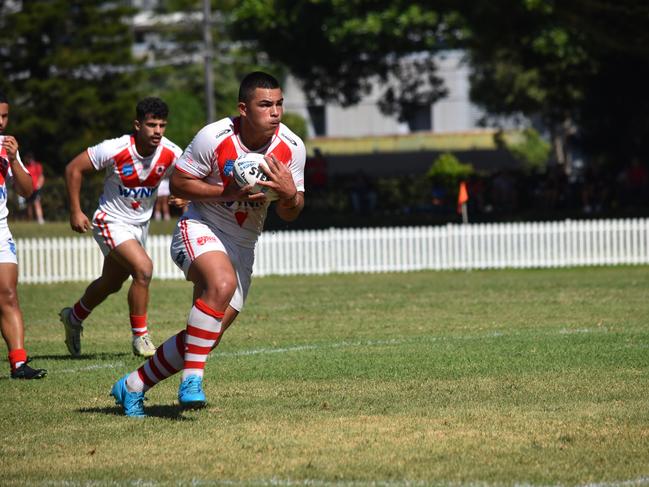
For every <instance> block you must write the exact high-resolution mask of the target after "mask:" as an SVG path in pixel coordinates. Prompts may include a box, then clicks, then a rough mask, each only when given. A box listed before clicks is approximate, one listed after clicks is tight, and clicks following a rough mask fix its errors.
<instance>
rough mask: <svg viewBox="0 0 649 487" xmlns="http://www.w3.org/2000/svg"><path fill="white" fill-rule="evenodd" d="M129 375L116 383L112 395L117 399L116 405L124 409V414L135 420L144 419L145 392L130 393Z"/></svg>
mask: <svg viewBox="0 0 649 487" xmlns="http://www.w3.org/2000/svg"><path fill="white" fill-rule="evenodd" d="M127 377H128V374H126V375H125V376H124V377H122V378H121V379H120V380H118V381H117V382H115V384H114V385H113V388H112V389H111V391H110V395H111V396H113V397H114V398H115V404H119V405H120V406H122V408H123V409H124V414H125V415H126V416H130V417H133V418H144V417H145V416H146V414H144V392H128V389H127V388H126V378H127Z"/></svg>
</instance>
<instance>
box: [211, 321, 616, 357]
mask: <svg viewBox="0 0 649 487" xmlns="http://www.w3.org/2000/svg"><path fill="white" fill-rule="evenodd" d="M607 331H608V330H606V329H595V330H593V329H588V328H581V329H579V330H569V329H565V328H563V329H561V330H559V331H558V332H549V333H547V334H546V335H556V334H559V335H570V334H575V333H597V332H600V333H606V332H607ZM515 336H520V334H519V333H503V332H500V331H494V332H490V333H486V334H484V335H460V336H418V337H412V338H392V339H389V340H365V341H360V340H359V341H355V342H346V341H345V342H338V343H325V344H312V345H295V346H293V347H280V348H256V349H251V350H239V351H236V352H218V356H219V357H243V356H247V355H260V354H273V353H289V352H303V351H310V350H325V349H333V348H352V347H380V346H385V345H388V346H389V345H404V344H408V343H421V342H441V341H453V340H484V339H489V338H502V337H515Z"/></svg>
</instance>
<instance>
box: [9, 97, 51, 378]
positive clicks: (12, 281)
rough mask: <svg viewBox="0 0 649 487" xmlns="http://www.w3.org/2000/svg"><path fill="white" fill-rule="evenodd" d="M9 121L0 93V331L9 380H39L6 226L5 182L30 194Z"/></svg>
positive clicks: (42, 371)
mask: <svg viewBox="0 0 649 487" xmlns="http://www.w3.org/2000/svg"><path fill="white" fill-rule="evenodd" d="M8 122H9V101H8V100H7V97H6V96H5V95H4V93H2V92H0V330H1V331H2V338H4V341H5V343H6V344H7V348H8V349H9V364H10V366H11V378H12V379H40V378H42V377H45V375H47V371H46V370H45V369H33V368H31V367H30V366H29V365H27V362H28V361H29V360H28V358H27V352H26V351H25V325H24V322H23V314H22V312H21V310H20V305H19V303H18V292H17V289H16V288H17V286H18V259H17V258H16V244H15V243H14V241H13V237H12V236H11V232H10V231H9V226H8V225H7V215H8V214H9V210H8V209H7V182H9V181H11V180H13V183H14V187H15V188H16V191H17V193H18V194H19V195H21V196H22V197H24V198H28V197H29V196H31V194H32V192H33V190H34V188H33V187H32V177H31V176H30V174H29V172H28V171H27V169H25V166H24V165H23V163H22V161H21V160H20V154H19V153H18V142H17V141H16V139H15V138H14V137H12V136H11V135H4V131H5V129H6V128H7V123H8Z"/></svg>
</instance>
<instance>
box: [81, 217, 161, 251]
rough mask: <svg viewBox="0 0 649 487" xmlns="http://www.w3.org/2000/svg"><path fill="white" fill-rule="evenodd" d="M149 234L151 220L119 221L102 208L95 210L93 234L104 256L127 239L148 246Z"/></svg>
mask: <svg viewBox="0 0 649 487" xmlns="http://www.w3.org/2000/svg"><path fill="white" fill-rule="evenodd" d="M148 235H149V222H146V223H142V224H141V225H132V224H130V223H124V222H120V221H117V220H115V219H113V218H112V217H111V216H110V215H107V214H106V213H105V212H103V211H101V210H97V211H95V214H94V215H93V217H92V236H93V237H94V238H95V241H96V242H97V243H98V244H99V248H100V249H101V253H102V254H104V256H106V255H108V254H109V253H110V251H111V250H113V249H114V248H115V247H117V246H118V245H119V244H121V243H124V242H126V241H127V240H136V241H137V242H139V244H140V245H141V246H142V247H146V239H147V236H148Z"/></svg>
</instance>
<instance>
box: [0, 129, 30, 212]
mask: <svg viewBox="0 0 649 487" xmlns="http://www.w3.org/2000/svg"><path fill="white" fill-rule="evenodd" d="M4 138H5V136H4V135H0V224H6V220H7V215H9V209H8V208H7V196H8V194H7V182H8V181H9V179H11V177H12V173H11V166H10V165H9V158H8V157H7V150H6V149H5V148H4V147H2V142H3V141H4ZM16 160H17V161H18V162H19V163H20V165H21V166H22V168H23V169H25V166H24V165H23V162H22V160H21V159H20V154H19V153H16ZM25 171H27V169H25ZM27 172H29V171H27Z"/></svg>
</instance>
